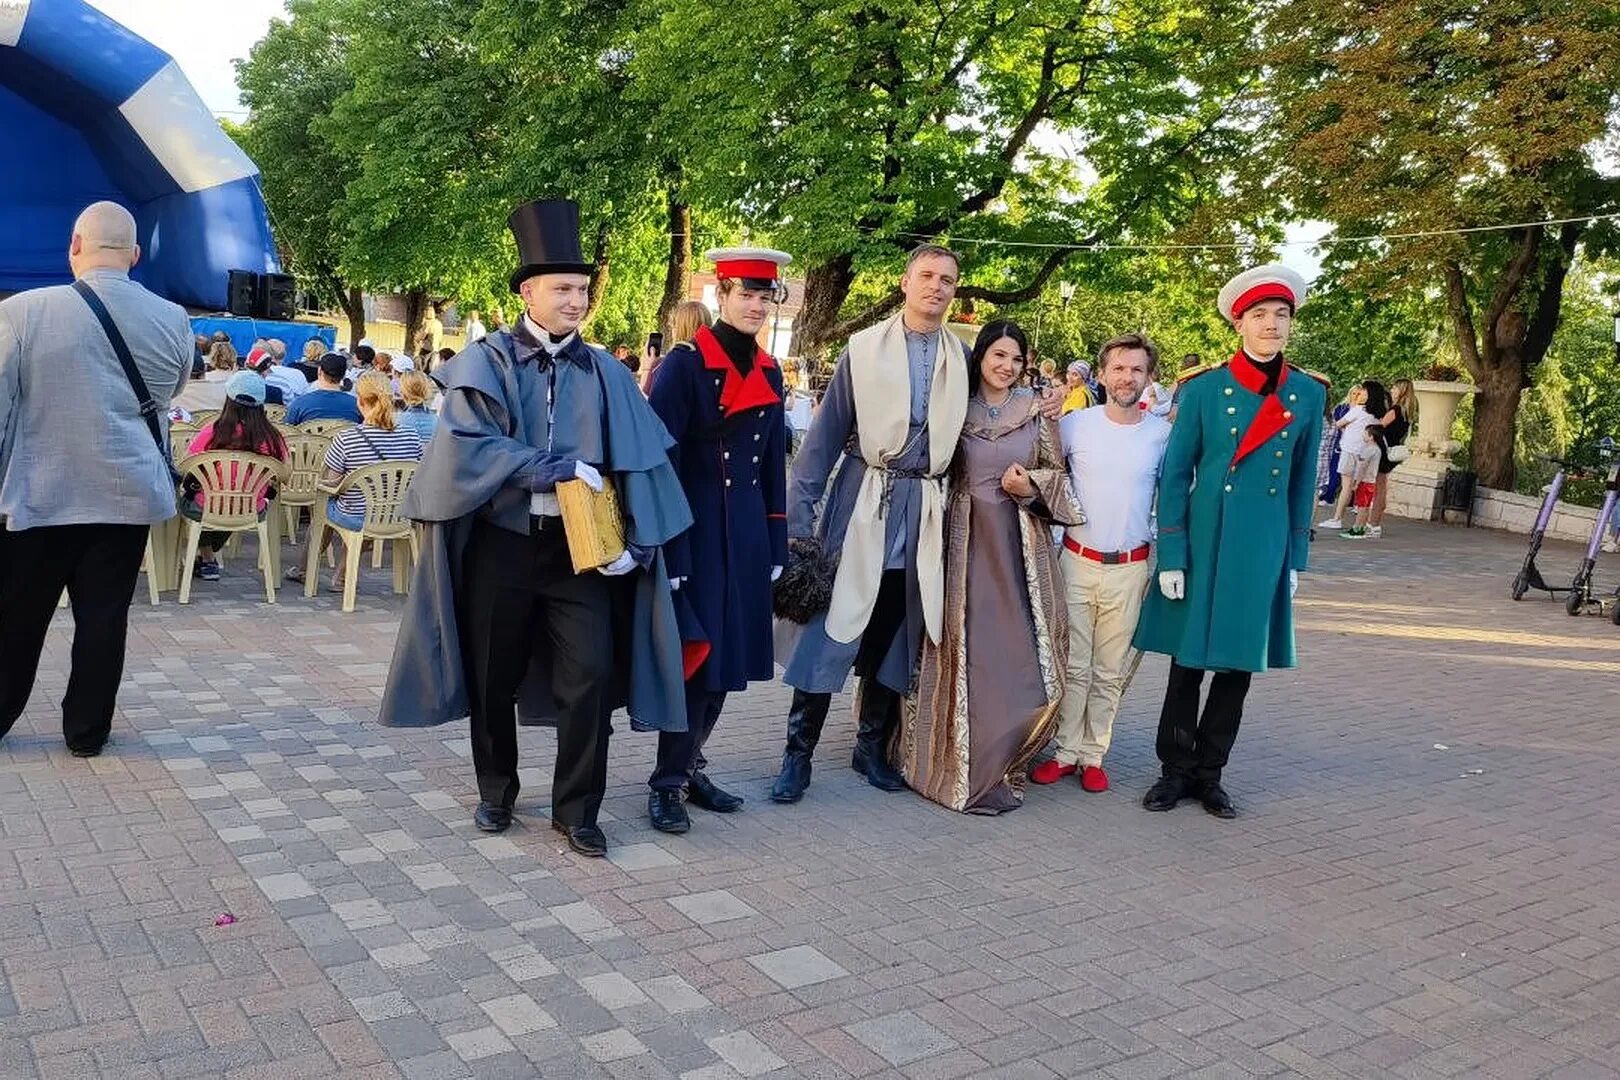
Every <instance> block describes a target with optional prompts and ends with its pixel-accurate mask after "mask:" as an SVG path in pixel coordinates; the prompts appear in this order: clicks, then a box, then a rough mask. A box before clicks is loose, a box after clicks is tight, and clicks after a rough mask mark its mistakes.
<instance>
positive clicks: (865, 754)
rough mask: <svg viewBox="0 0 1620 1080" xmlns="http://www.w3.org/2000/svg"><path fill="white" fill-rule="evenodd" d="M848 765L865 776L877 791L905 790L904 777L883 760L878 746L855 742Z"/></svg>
mask: <svg viewBox="0 0 1620 1080" xmlns="http://www.w3.org/2000/svg"><path fill="white" fill-rule="evenodd" d="M849 767H850V768H852V769H854V770H855V771H856V772H858V773H860V774H861V775H862V776H864V777H866V782H867V783H868V784H871V785H872V786H873V787H875V788H877V789H878V790H879V791H904V790H906V778H905V777H903V776H901V775H900V774H899V773H897V772H895V771H894V766H892V765H890V764H889V763H888V762H887V761H885V760H884V758H883V751H882V750H881V749H880V748H877V747H869V746H862V745H861V744H859V743H857V744H856V745H855V753H854V756H852V757H851V758H850V759H849Z"/></svg>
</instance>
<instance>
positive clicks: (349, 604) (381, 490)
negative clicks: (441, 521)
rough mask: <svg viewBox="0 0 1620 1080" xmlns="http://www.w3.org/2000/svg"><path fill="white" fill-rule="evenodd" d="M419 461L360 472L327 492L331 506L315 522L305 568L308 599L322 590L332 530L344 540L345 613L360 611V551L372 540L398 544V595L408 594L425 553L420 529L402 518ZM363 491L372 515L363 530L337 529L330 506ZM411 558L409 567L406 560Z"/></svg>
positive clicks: (370, 467)
mask: <svg viewBox="0 0 1620 1080" xmlns="http://www.w3.org/2000/svg"><path fill="white" fill-rule="evenodd" d="M416 467H417V463H416V462H414V461H384V462H379V463H378V464H376V465H367V466H365V467H364V468H360V469H356V470H354V472H352V473H350V474H349V475H347V476H345V477H344V478H343V481H342V482H341V483H339V484H338V485H337V487H335V488H323V489H322V492H323V493H324V494H325V495H326V496H327V499H326V503H325V504H324V505H322V506H321V508H320V509H319V511H317V512H316V513H315V514H313V515H312V516H311V517H310V525H309V562H308V564H307V565H306V566H305V567H304V595H305V596H314V595H315V590H316V588H317V587H318V586H319V585H320V570H321V552H322V551H323V550H324V549H325V547H326V530H327V529H331V530H333V531H334V532H336V533H337V534H338V535H339V536H341V537H342V538H343V556H344V559H343V562H344V569H343V610H344V611H353V610H354V590H355V585H356V583H357V582H358V581H359V579H360V551H361V547H362V546H363V545H364V544H365V542H366V541H367V540H370V541H371V542H372V543H374V544H376V545H378V546H379V547H380V546H381V545H382V544H385V543H388V542H389V541H393V543H394V591H395V592H396V593H403V592H404V591H405V589H406V587H407V586H408V584H409V582H410V577H409V572H410V568H411V567H413V566H415V565H416V559H417V556H418V554H419V549H418V547H417V538H416V529H415V528H414V526H413V523H412V522H411V521H410V519H409V518H405V517H401V516H400V512H399V508H400V504H401V503H403V502H404V501H405V493H406V492H407V491H408V490H410V486H411V479H412V478H413V477H414V476H415V475H416ZM349 491H358V492H360V493H361V494H362V495H364V496H365V499H366V516H365V520H364V521H363V522H362V523H361V527H360V528H359V529H358V530H355V529H345V528H343V527H341V526H338V525H334V524H332V522H331V520H330V519H329V518H327V516H326V509H327V506H328V505H330V504H331V503H332V502H333V501H335V500H336V499H337V498H338V497H339V496H341V495H343V494H344V493H345V492H349ZM406 555H409V562H407V561H406V559H405V558H404V557H403V556H406Z"/></svg>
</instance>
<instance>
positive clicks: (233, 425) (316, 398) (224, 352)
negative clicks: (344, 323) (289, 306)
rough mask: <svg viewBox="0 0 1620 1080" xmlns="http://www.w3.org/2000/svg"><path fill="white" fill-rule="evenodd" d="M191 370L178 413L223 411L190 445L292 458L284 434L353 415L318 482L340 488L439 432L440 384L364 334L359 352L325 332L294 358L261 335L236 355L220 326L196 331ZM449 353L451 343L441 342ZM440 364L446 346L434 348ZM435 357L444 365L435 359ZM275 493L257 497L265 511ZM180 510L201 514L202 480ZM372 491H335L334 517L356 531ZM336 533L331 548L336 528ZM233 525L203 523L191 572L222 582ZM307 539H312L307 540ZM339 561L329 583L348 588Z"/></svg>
mask: <svg viewBox="0 0 1620 1080" xmlns="http://www.w3.org/2000/svg"><path fill="white" fill-rule="evenodd" d="M194 347H195V355H194V357H193V364H192V379H191V381H190V382H189V383H187V385H186V387H185V389H184V390H182V391H181V393H180V394H179V395H178V396H176V397H175V398H174V400H173V405H172V408H171V419H172V420H174V421H175V422H178V423H186V422H190V421H191V419H192V414H193V413H194V412H201V411H217V413H218V415H217V416H216V417H215V418H214V419H213V420H210V421H208V422H207V423H204V424H203V425H202V426H201V427H200V428H199V429H198V430H197V433H196V434H195V435H194V436H192V437H191V439H190V441H189V442H188V443H187V445H186V451H185V452H186V454H187V455H191V454H199V453H203V452H206V451H219V450H227V451H245V452H248V453H256V454H263V455H265V456H267V457H274V458H278V459H280V460H282V461H286V460H288V449H287V437H288V436H290V435H294V434H298V428H299V426H300V425H302V424H305V423H308V422H310V421H312V420H335V421H339V422H344V423H348V424H351V425H353V426H351V427H345V428H342V429H341V430H339V431H338V432H336V433H335V434H333V435H332V436H331V442H330V444H329V446H328V447H327V451H326V457H325V463H324V464H325V470H324V474H323V476H322V478H321V486H322V487H323V488H326V489H328V490H331V489H335V488H337V487H338V486H339V485H340V484H341V483H342V482H343V480H344V479H345V478H346V477H347V476H348V475H349V474H350V473H352V472H354V471H355V470H356V469H360V468H363V467H365V466H367V465H374V464H377V463H379V462H387V461H419V460H420V459H421V457H422V448H423V445H424V444H425V443H426V442H427V440H429V439H431V438H432V437H433V433H434V431H435V429H436V428H437V427H438V422H439V417H438V413H437V411H436V409H437V405H438V398H439V393H438V387H437V385H436V384H435V383H434V382H433V380H432V379H430V378H429V377H428V376H427V375H426V374H424V373H423V372H422V371H420V370H418V368H417V365H416V363H415V362H414V361H412V360H411V359H410V358H409V357H396V356H394V355H392V354H390V353H387V352H381V351H378V350H376V349H375V348H373V347H372V346H371V345H370V343H368V342H362V343H361V344H360V345H359V346H357V347H356V348H355V350H354V352H353V354H352V355H348V354H344V353H339V352H327V351H326V350H325V347H324V345H323V344H322V342H321V341H320V340H319V339H311V340H310V341H309V342H307V343H306V344H305V345H304V347H303V349H302V351H301V353H300V355H299V356H298V357H297V358H293V357H291V356H289V354H288V350H287V346H286V343H285V342H282V341H279V340H274V339H272V340H260V341H256V342H254V345H253V348H252V349H251V350H249V352H248V355H247V357H246V358H239V357H238V355H237V352H236V349H235V348H234V347H233V346H232V344H231V342H230V340H229V338H228V337H227V336H226V335H225V334H224V333H223V332H221V333H216V334H215V335H214V336H213V337H212V338H209V337H205V336H203V335H198V336H197V337H196V340H195V343H194ZM440 352H441V353H443V354H449V353H450V352H451V350H449V349H443V350H440ZM434 359H435V360H437V361H438V363H442V362H443V360H445V359H448V355H444V356H438V355H435V357H434ZM434 366H437V364H435V365H434ZM267 405H283V406H285V408H286V414H285V416H284V417H283V418H282V419H281V420H280V421H279V422H274V421H272V420H271V419H270V416H269V414H268V413H267V412H266V410H265V407H266V406H267ZM268 501H269V494H268V493H267V494H266V496H265V497H263V498H261V499H260V505H259V511H260V513H261V514H262V513H264V512H265V509H266V505H267V503H268ZM181 513H182V514H184V515H185V516H187V517H189V518H191V519H192V520H196V521H200V520H202V496H201V493H200V490H199V489H198V487H197V485H196V483H195V481H192V482H190V483H189V484H188V486H187V489H186V490H185V491H183V492H182V499H181ZM365 513H366V503H365V496H364V495H363V494H362V493H361V492H359V491H358V490H349V491H346V492H344V493H343V494H342V495H341V496H340V497H338V498H337V499H335V500H333V502H332V503H331V505H330V507H329V510H328V520H329V521H330V523H331V524H332V525H334V526H337V527H339V528H344V529H349V530H358V529H359V528H361V526H362V525H363V524H364V521H365ZM329 535H330V540H331V542H332V544H333V547H334V553H335V550H336V546H337V543H338V538H337V535H336V534H335V533H331V534H329ZM226 539H227V535H226V534H222V533H215V532H213V531H206V532H204V533H203V536H202V541H201V543H200V545H199V547H198V555H197V561H196V565H195V566H194V567H193V568H192V572H193V573H194V574H195V575H196V576H197V577H198V578H200V579H201V580H204V581H218V580H219V578H220V566H219V560H218V557H217V552H218V551H219V548H220V546H221V545H222V544H223V543H224V542H225V540H226ZM306 545H307V541H306ZM307 553H308V552H307V546H306V548H305V549H304V551H303V552H301V554H300V556H299V558H298V559H297V560H296V561H295V562H294V563H293V564H292V565H291V566H290V567H289V568H288V570H287V573H286V577H287V579H288V580H289V581H302V580H303V578H304V564H305V556H307ZM342 573H343V571H342V565H341V563H339V569H338V570H337V572H336V574H335V575H334V578H333V581H332V588H333V589H334V590H341V589H342V587H343V578H342Z"/></svg>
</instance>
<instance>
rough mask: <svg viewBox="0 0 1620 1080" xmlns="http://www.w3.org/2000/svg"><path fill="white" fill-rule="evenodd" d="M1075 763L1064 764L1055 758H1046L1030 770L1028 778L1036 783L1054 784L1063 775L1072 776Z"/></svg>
mask: <svg viewBox="0 0 1620 1080" xmlns="http://www.w3.org/2000/svg"><path fill="white" fill-rule="evenodd" d="M1078 768H1079V766H1077V765H1065V764H1063V762H1061V761H1059V760H1058V759H1057V758H1048V759H1047V760H1046V761H1043V762H1041V763H1040V764H1039V765H1037V766H1035V768H1034V769H1033V770H1032V771H1031V772H1030V774H1029V778H1030V779H1031V780H1032V781H1034V782H1035V783H1037V784H1055V783H1057V782H1058V781H1059V780H1061V779H1063V778H1064V777H1065V776H1073V775H1074V774H1075V771H1076V770H1077V769H1078Z"/></svg>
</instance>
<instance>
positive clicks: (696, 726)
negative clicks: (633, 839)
mask: <svg viewBox="0 0 1620 1080" xmlns="http://www.w3.org/2000/svg"><path fill="white" fill-rule="evenodd" d="M699 674H701V672H700V673H699ZM696 683H697V676H694V677H693V678H692V679H689V680H688V681H687V683H686V730H685V731H661V732H659V733H658V760H657V762H656V763H655V764H654V765H653V772H652V775H651V776H649V777H648V778H647V786H648V787H650V788H652V789H653V790H654V791H679V790H680V789H681V788H683V787H685V786H686V785H687V783H688V782H690V781H691V779H692V774H693V773H694V772H697V771H698V770H699V769H701V768H702V767H703V766H704V765H706V764H708V762H707V761H705V760H704V758H703V744H704V743H706V742H708V741H709V735H710V734H711V733H712V732H713V731H714V722H715V721H716V720H718V719H720V710H721V709H723V708H724V707H725V704H726V692H725V691H724V690H704V689H702V688H700V687H699V686H697V685H696Z"/></svg>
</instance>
